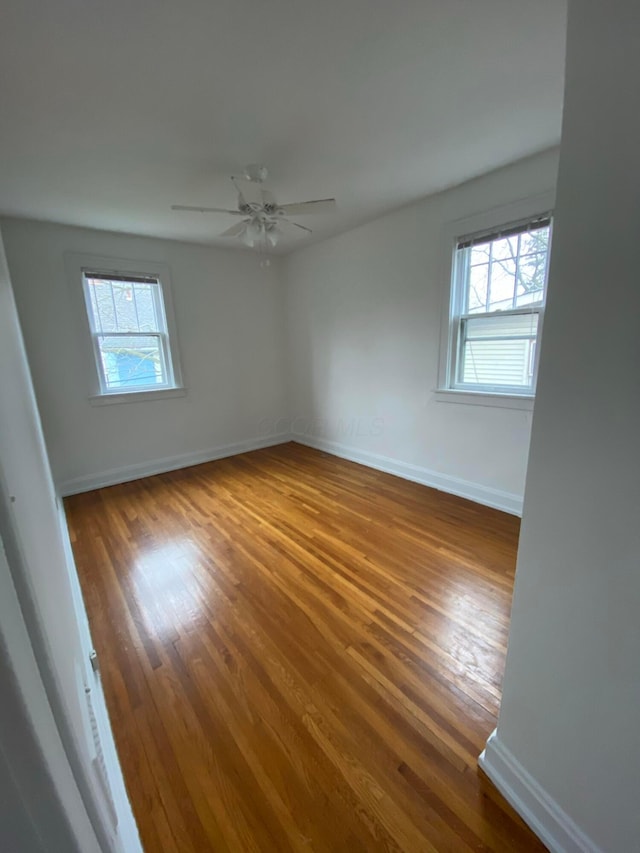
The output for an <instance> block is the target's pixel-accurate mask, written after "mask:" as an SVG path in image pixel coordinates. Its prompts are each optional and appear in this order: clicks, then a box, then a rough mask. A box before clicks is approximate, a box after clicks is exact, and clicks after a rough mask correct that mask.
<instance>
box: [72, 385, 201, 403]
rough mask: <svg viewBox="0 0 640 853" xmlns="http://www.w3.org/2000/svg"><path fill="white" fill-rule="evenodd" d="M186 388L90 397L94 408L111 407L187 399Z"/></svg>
mask: <svg viewBox="0 0 640 853" xmlns="http://www.w3.org/2000/svg"><path fill="white" fill-rule="evenodd" d="M186 394H187V389H186V388H160V389H158V390H157V391H127V392H126V393H125V394H96V395H95V396H93V397H89V402H90V403H91V405H92V406H110V405H111V404H112V403H142V402H147V401H149V400H166V399H167V398H169V397H185V396H186Z"/></svg>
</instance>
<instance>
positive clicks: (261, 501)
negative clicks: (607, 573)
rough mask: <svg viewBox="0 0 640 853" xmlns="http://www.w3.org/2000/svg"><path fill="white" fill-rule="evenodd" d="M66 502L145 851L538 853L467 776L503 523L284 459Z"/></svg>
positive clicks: (499, 647) (320, 461)
mask: <svg viewBox="0 0 640 853" xmlns="http://www.w3.org/2000/svg"><path fill="white" fill-rule="evenodd" d="M65 509H66V513H67V519H68V524H69V530H70V534H71V539H72V546H73V549H74V554H75V558H76V562H77V566H78V573H79V576H80V582H81V586H82V589H83V593H84V597H85V602H86V605H87V611H88V614H89V621H90V624H91V629H92V633H93V638H94V642H95V645H96V648H97V650H98V653H99V656H100V659H101V662H102V665H101V671H102V677H103V681H104V688H105V694H106V697H107V704H108V707H109V712H110V715H111V720H112V724H113V729H114V734H115V737H116V743H117V747H118V752H119V755H120V760H121V763H122V766H123V770H124V775H125V781H126V784H127V789H128V792H129V796H130V799H131V802H132V806H133V809H134V813H135V816H136V819H137V821H138V826H139V828H140V833H141V838H142V841H143V844H144V848H145V851H146V853H166V851H174V850H175V851H178V850H179V851H180V853H206V852H207V851H216V853H217V851H225V850H229V851H256V853H258V852H259V853H266V851H289V850H290V851H301V853H302V851H311V850H313V851H319V852H320V851H326V853H329V851H330V852H331V853H339V851H345V853H347V851H348V853H358V851H367V853H370V852H371V851H383V850H386V851H403V853H417V851H425V852H426V851H438V853H441V851H452V853H457V851H460V852H461V853H462V851H471V850H474V851H497V853H510V851H514V853H515V851H518V853H528V851H543V850H544V847H543V846H542V844H541V843H540V842H539V841H538V840H537V839H536V838H535V837H534V836H533V834H532V833H531V832H530V831H529V829H528V828H527V827H526V826H525V825H524V824H523V823H522V821H521V820H520V819H519V818H518V817H517V815H515V813H514V812H513V810H512V809H511V808H510V807H509V806H508V804H507V803H506V802H505V801H504V800H503V798H502V797H501V796H500V794H499V793H498V792H497V791H496V790H495V789H494V788H493V787H492V786H491V785H490V783H488V781H487V780H486V779H485V778H484V777H483V775H482V774H481V773H480V772H479V771H478V768H477V755H478V753H479V752H480V750H481V749H482V746H483V744H484V741H485V740H486V738H487V736H488V735H489V734H490V732H491V730H492V729H493V728H494V727H495V724H496V719H497V712H498V707H499V700H500V688H501V682H502V674H503V669H504V660H505V651H506V644H507V635H508V628H509V610H510V605H511V591H512V586H513V571H514V565H515V557H516V550H517V542H518V534H519V523H518V520H517V519H515V518H513V517H511V516H508V515H506V514H504V513H500V512H498V511H496V510H491V509H488V508H485V507H481V506H479V505H477V504H473V503H471V502H468V501H465V500H462V499H460V498H456V497H453V496H451V495H447V494H444V493H442V492H437V491H435V490H433V489H428V488H425V487H423V486H420V485H418V484H415V483H409V482H407V481H404V480H400V479H398V478H396V477H393V476H390V475H387V474H383V473H381V472H379V471H374V470H371V469H368V468H365V467H363V466H360V465H355V464H353V463H350V462H346V461H344V460H341V459H337V458H335V457H331V456H329V455H327V454H324V453H321V452H318V451H315V450H311V449H309V448H306V447H302V446H300V445H297V444H288V445H281V446H279V447H275V448H269V449H265V450H260V451H255V452H253V453H247V454H243V455H241V456H236V457H232V458H230V459H224V460H219V461H216V462H212V463H207V464H204V465H199V466H196V467H193V468H189V469H184V470H182V471H172V472H169V473H167V474H162V475H159V476H157V477H149V478H146V479H143V480H139V481H136V482H132V483H126V484H123V485H120V486H114V487H111V488H106V489H101V490H98V491H96V492H91V493H87V494H82V495H76V496H74V497H71V498H67V499H66V501H65Z"/></svg>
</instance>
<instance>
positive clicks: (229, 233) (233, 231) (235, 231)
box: [220, 222, 247, 237]
mask: <svg viewBox="0 0 640 853" xmlns="http://www.w3.org/2000/svg"><path fill="white" fill-rule="evenodd" d="M246 227H247V223H246V222H236V223H235V224H234V225H232V226H231V228H227V230H226V231H223V232H222V234H220V237H237V236H238V235H239V234H242V232H243V231H244V230H245V228H246Z"/></svg>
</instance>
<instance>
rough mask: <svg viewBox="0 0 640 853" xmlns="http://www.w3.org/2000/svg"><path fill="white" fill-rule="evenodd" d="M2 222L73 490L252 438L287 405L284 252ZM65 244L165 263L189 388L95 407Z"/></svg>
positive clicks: (54, 452) (49, 425)
mask: <svg viewBox="0 0 640 853" xmlns="http://www.w3.org/2000/svg"><path fill="white" fill-rule="evenodd" d="M1 227H2V234H3V237H4V242H5V248H6V253H7V259H8V262H9V268H10V271H11V278H12V282H13V287H14V291H15V297H16V302H17V305H18V311H19V314H20V321H21V325H22V330H23V334H24V338H25V343H26V347H27V353H28V356H29V364H30V367H31V372H32V376H33V383H34V386H35V389H36V396H37V399H38V405H39V408H40V413H41V417H42V422H43V426H44V431H45V436H46V440H47V446H48V449H49V455H50V459H51V466H52V469H53V473H54V479H55V481H56V483H57V484H58V485H59V486H60V485H62V487H63V489H64V490H65V491H67V490H73V489H74V488H75V489H77V488H86V487H89V486H91V485H92V484H94V485H95V484H97V483H98V482H100V481H102V480H105V481H108V480H109V479H115V480H118V479H122V478H123V471H122V469H123V468H126V467H128V466H138V467H137V468H135V469H134V470H136V471H138V472H139V475H140V476H141V475H142V474H143V473H145V467H148V468H149V470H154V468H155V469H156V470H157V468H158V460H160V461H162V460H168V459H169V460H171V459H173V458H174V457H177V456H178V457H179V456H182V455H183V454H202V457H203V458H204V456H206V455H207V453H208V452H209V451H213V450H216V449H218V448H220V447H226V446H227V445H230V444H231V445H236V444H238V443H242V442H248V443H252V442H254V441H255V440H256V439H260V438H263V437H264V427H263V424H264V423H265V422H267V421H268V422H269V423H273V422H275V421H277V419H278V418H279V417H281V416H282V415H284V414H285V413H286V380H285V352H284V316H283V288H282V286H281V284H280V271H279V262H278V261H277V260H274V261H273V263H272V266H271V267H270V268H269V269H266V270H264V269H261V268H260V266H259V258H258V256H257V255H256V254H255V253H250V252H242V251H234V250H231V249H228V250H225V249H213V248H207V247H203V246H197V245H192V244H186V243H178V242H171V241H165V240H154V239H150V238H141V237H131V236H126V235H122V234H114V233H110V232H101V231H93V230H85V229H80V228H70V227H66V226H60V225H52V224H47V223H39V222H30V221H25V220H16V219H5V220H3V221H2V223H1ZM66 252H78V253H88V254H94V255H106V256H114V257H118V258H129V259H133V260H150V261H156V262H163V263H166V264H168V265H169V267H170V269H171V277H172V288H173V301H174V306H175V313H176V322H177V326H178V336H179V342H180V352H181V357H182V358H181V361H182V369H183V375H184V380H185V384H186V386H187V389H188V393H187V396H186V397H179V398H171V399H162V400H153V401H145V402H135V403H125V404H112V405H106V406H92V405H91V404H90V402H89V399H88V397H89V389H88V388H87V387H86V380H85V374H84V371H83V370H82V365H81V359H82V358H83V356H84V350H83V349H82V347H81V344H80V340H79V337H78V334H77V328H76V314H75V312H74V309H73V304H72V303H73V300H72V294H71V284H70V283H69V280H68V276H67V272H66V270H65V259H64V255H65V253H66ZM265 419H266V420H265ZM179 461H180V460H178V462H179ZM187 462H188V460H187V459H186V457H185V460H184V464H187ZM124 473H126V472H124Z"/></svg>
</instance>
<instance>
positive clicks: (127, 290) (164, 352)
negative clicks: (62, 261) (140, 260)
mask: <svg viewBox="0 0 640 853" xmlns="http://www.w3.org/2000/svg"><path fill="white" fill-rule="evenodd" d="M82 285H83V290H84V299H85V306H86V310H87V315H88V320H89V331H90V335H91V342H92V345H93V355H94V358H95V367H96V372H97V377H98V390H99V395H100V396H104V397H115V396H116V395H124V394H128V395H131V394H135V393H136V392H150V391H167V390H169V389H175V388H177V387H178V385H179V383H178V381H177V380H178V378H179V377H178V376H177V375H176V373H177V364H176V358H175V353H174V351H173V350H174V347H172V341H171V336H170V334H169V324H168V322H167V310H166V309H167V305H166V302H165V294H164V292H163V282H162V281H161V278H160V277H159V276H158V275H151V274H149V275H141V274H139V273H138V272H135V273H131V274H129V273H123V272H117V273H116V272H111V271H103V270H100V269H99V268H86V267H83V268H82Z"/></svg>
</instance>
